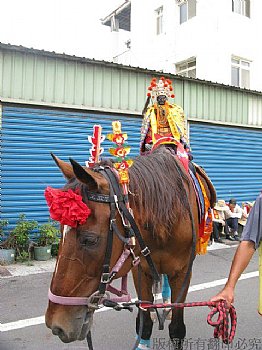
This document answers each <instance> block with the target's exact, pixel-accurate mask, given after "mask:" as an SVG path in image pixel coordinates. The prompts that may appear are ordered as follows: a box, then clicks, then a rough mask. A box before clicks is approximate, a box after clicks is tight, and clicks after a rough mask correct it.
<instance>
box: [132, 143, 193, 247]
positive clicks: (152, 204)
mask: <svg viewBox="0 0 262 350" xmlns="http://www.w3.org/2000/svg"><path fill="white" fill-rule="evenodd" d="M129 176H130V186H129V188H130V192H131V196H132V194H133V202H134V206H135V208H136V209H137V210H138V212H139V213H140V215H141V216H142V217H143V219H144V221H145V223H146V228H147V229H148V230H149V231H151V233H152V234H153V235H154V236H156V237H158V238H161V239H163V240H165V239H167V238H168V236H169V235H170V231H171V230H172V228H173V227H174V224H175V223H176V222H177V221H178V220H181V219H182V218H183V217H184V216H185V214H186V213H188V212H189V210H190V208H189V200H188V195H187V193H186V189H185V185H186V186H187V187H189V179H188V177H187V176H186V174H185V173H184V171H183V170H182V169H181V166H180V161H179V160H178V158H177V157H176V156H175V155H174V154H172V150H169V149H168V148H166V146H161V147H158V148H157V149H156V150H155V151H153V152H152V153H150V154H149V155H146V156H138V157H137V158H135V160H134V164H133V165H132V166H131V168H130V169H129ZM132 207H133V206H132ZM133 209H134V208H133ZM160 236H161V237H160Z"/></svg>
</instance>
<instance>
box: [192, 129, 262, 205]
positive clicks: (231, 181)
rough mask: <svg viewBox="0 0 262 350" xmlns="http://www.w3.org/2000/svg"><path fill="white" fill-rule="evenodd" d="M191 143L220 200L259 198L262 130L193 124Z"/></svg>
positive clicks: (195, 157)
mask: <svg viewBox="0 0 262 350" xmlns="http://www.w3.org/2000/svg"><path fill="white" fill-rule="evenodd" d="M190 145H191V148H192V151H193V156H194V161H195V162H196V163H198V164H200V165H202V166H203V167H204V168H205V170H206V172H207V173H208V175H209V176H210V178H211V180H212V182H213V183H214V185H215V187H216V190H217V195H218V199H224V200H226V201H228V200H229V199H230V198H231V197H235V198H236V199H237V200H238V202H239V204H241V202H244V201H253V200H255V199H256V197H257V195H258V194H259V192H260V190H261V189H262V130H259V129H252V128H237V127H225V126H219V125H211V124H208V123H205V124H204V123H203V124H201V123H190Z"/></svg>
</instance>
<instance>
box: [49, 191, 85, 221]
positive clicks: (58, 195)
mask: <svg viewBox="0 0 262 350" xmlns="http://www.w3.org/2000/svg"><path fill="white" fill-rule="evenodd" d="M45 198H46V202H47V205H48V207H49V212H50V216H51V218H52V219H53V220H56V221H59V222H60V223H61V224H62V225H68V226H70V227H76V226H77V225H78V224H80V225H83V224H84V223H85V222H86V220H87V218H88V217H89V215H90V214H91V210H90V209H89V208H88V206H87V205H86V204H85V203H84V202H83V200H82V197H81V196H80V195H79V194H78V193H76V192H74V191H73V190H71V189H69V190H68V191H62V190H59V189H55V188H52V187H47V188H46V190H45Z"/></svg>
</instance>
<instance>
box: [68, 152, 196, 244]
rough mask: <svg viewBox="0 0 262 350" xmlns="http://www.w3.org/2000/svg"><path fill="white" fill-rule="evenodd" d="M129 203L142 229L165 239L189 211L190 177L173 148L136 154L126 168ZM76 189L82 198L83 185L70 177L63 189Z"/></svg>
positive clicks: (106, 161) (106, 162)
mask: <svg viewBox="0 0 262 350" xmlns="http://www.w3.org/2000/svg"><path fill="white" fill-rule="evenodd" d="M113 163H114V160H112V159H104V160H102V161H101V162H100V163H99V165H101V166H110V167H113ZM129 178H130V184H129V194H130V197H129V198H130V203H131V207H132V209H133V210H134V212H135V211H136V212H138V213H139V215H140V218H141V220H142V222H143V228H146V229H147V230H148V231H150V232H151V233H152V234H153V235H154V236H155V237H156V238H161V239H162V240H165V239H167V238H168V236H169V235H170V231H171V230H172V227H174V225H175V223H176V222H177V221H178V220H181V219H182V218H183V217H184V216H185V214H186V213H188V212H189V210H190V207H189V201H188V195H187V192H186V189H185V186H187V187H189V180H188V177H187V176H186V174H185V173H184V171H183V170H181V165H180V161H179V160H178V159H177V157H176V156H175V155H174V154H172V150H170V149H168V148H167V147H165V146H160V147H158V148H157V149H156V150H154V151H153V152H152V153H150V154H148V155H146V156H145V155H143V156H138V157H136V158H135V159H134V163H133V165H132V166H131V167H130V168H129ZM69 188H71V189H73V190H75V189H76V188H79V189H80V191H81V193H82V195H83V197H84V198H85V197H86V195H85V193H86V185H84V184H81V183H80V182H79V181H78V180H77V179H75V178H73V179H71V180H69V181H68V183H67V184H66V185H65V187H64V190H68V189H69Z"/></svg>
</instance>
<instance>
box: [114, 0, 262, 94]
mask: <svg viewBox="0 0 262 350" xmlns="http://www.w3.org/2000/svg"><path fill="white" fill-rule="evenodd" d="M160 6H163V21H164V23H163V26H164V29H163V34H161V35H156V13H155V10H156V9H157V8H159V7H160ZM131 11H132V12H131V51H130V52H129V53H128V55H129V56H128V63H129V64H131V65H133V66H139V67H143V68H148V69H155V70H163V72H169V73H176V70H175V64H176V63H178V62H182V61H184V60H187V59H188V58H190V57H196V62H197V78H199V79H205V80H210V81H214V82H218V83H223V84H231V57H232V55H233V56H237V57H240V58H244V59H247V60H250V61H251V71H250V88H251V89H254V90H260V91H262V45H261V44H260V37H261V34H262V21H261V14H262V1H261V0H252V1H251V18H248V17H246V16H243V15H239V14H237V13H233V12H232V2H231V0H219V1H217V0H197V8H196V16H195V17H193V18H191V19H189V20H188V21H187V22H184V23H182V24H180V23H179V15H180V12H179V6H178V5H177V3H176V1H175V0H143V1H141V0H132V7H131ZM125 57H127V56H125V55H122V59H123V60H124V59H125ZM119 63H127V62H126V61H125V62H124V61H122V62H121V61H119Z"/></svg>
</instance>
